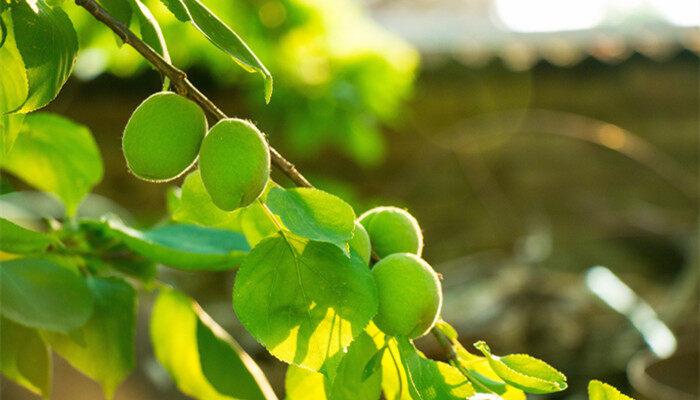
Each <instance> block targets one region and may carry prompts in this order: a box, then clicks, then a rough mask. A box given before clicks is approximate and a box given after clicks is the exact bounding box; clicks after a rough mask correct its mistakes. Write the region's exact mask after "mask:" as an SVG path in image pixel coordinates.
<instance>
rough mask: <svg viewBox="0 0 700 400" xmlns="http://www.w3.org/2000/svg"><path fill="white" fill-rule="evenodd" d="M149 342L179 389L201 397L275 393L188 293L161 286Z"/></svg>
mask: <svg viewBox="0 0 700 400" xmlns="http://www.w3.org/2000/svg"><path fill="white" fill-rule="evenodd" d="M151 342H152V344H153V348H154V351H155V354H156V357H157V358H158V361H159V362H160V363H161V364H162V365H163V367H165V369H166V370H167V371H168V372H169V373H170V375H171V376H172V377H173V379H174V380H175V382H176V384H177V387H178V389H180V391H182V392H183V393H185V394H187V395H188V396H192V397H194V398H196V399H200V400H229V399H246V400H247V399H250V400H256V399H267V400H275V399H276V398H277V397H276V396H275V394H274V392H273V391H272V389H271V387H270V384H269V383H268V382H267V380H266V378H265V376H264V375H263V373H262V371H261V370H260V368H259V367H258V366H257V365H256V364H255V362H254V361H253V360H252V359H251V358H250V356H249V355H248V354H246V353H245V352H244V351H243V350H242V349H241V348H240V346H239V345H238V344H237V343H236V342H235V341H234V340H233V338H231V337H230V336H229V335H228V334H227V333H226V332H225V331H224V330H223V329H222V328H221V327H219V326H218V325H216V323H215V322H214V321H213V320H211V318H210V317H209V316H208V315H206V314H205V313H204V312H203V311H202V310H201V309H200V308H199V306H198V305H197V304H196V303H195V302H194V301H193V300H192V299H190V298H189V297H187V296H185V295H184V294H182V293H180V292H177V291H175V290H173V289H169V288H164V289H162V290H161V291H160V294H159V295H158V298H157V300H156V302H155V304H154V306H153V312H152V314H151Z"/></svg>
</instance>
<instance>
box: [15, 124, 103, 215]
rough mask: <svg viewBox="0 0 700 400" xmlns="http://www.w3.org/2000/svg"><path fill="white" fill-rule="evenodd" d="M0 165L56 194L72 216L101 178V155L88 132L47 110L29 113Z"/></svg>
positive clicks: (33, 184)
mask: <svg viewBox="0 0 700 400" xmlns="http://www.w3.org/2000/svg"><path fill="white" fill-rule="evenodd" d="M2 168H4V169H5V170H7V171H9V172H11V173H13V174H14V175H16V176H17V177H19V178H22V179H23V180H24V181H26V182H27V183H29V184H30V185H32V186H34V187H36V188H38V189H41V190H43V191H46V192H51V193H53V194H55V195H56V196H58V197H59V198H60V199H61V200H62V201H63V203H64V204H65V205H66V212H67V213H68V215H74V214H75V212H76V211H77V208H78V204H80V202H81V201H82V199H83V198H84V197H85V195H86V194H87V193H89V192H90V190H92V188H93V186H95V184H97V183H98V182H99V181H100V180H101V179H102V158H101V157H100V153H99V150H98V149H97V145H96V144H95V140H94V139H93V138H92V134H91V133H90V131H89V130H88V129H87V128H86V127H85V126H83V125H78V124H76V123H74V122H72V121H70V120H68V119H66V118H63V117H61V116H59V115H56V114H50V113H32V114H30V115H27V117H26V118H25V120H24V126H23V127H22V132H21V135H20V136H19V137H18V138H17V142H16V143H15V145H14V148H13V149H12V152H11V153H10V154H9V155H7V156H6V157H4V159H3V160H2Z"/></svg>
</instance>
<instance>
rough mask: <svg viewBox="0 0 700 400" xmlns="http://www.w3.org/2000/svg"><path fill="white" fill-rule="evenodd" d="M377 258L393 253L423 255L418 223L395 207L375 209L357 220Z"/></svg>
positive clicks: (421, 237) (421, 235) (405, 212)
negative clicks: (362, 227) (367, 235)
mask: <svg viewBox="0 0 700 400" xmlns="http://www.w3.org/2000/svg"><path fill="white" fill-rule="evenodd" d="M359 220H360V223H362V225H363V226H364V227H365V229H366V230H367V233H368V234H369V238H370V242H371V243H372V249H373V250H374V252H375V253H377V255H378V256H379V257H386V256H388V255H390V254H394V253H413V254H416V255H418V256H420V255H421V254H422V253H423V233H422V232H421V230H420V226H419V225H418V221H416V219H415V218H413V216H412V215H411V214H409V213H408V211H406V210H402V209H400V208H397V207H376V208H373V209H371V210H369V211H367V212H365V213H364V214H362V215H361V216H360V218H359Z"/></svg>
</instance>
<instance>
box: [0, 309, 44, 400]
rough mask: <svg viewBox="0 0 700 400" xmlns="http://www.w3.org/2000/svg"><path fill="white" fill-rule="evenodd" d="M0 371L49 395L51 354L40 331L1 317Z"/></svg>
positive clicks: (37, 391)
mask: <svg viewBox="0 0 700 400" xmlns="http://www.w3.org/2000/svg"><path fill="white" fill-rule="evenodd" d="M0 348H2V351H1V352H0V370H1V371H2V374H3V375H5V376H6V377H7V378H9V379H11V380H13V381H14V382H16V383H17V384H19V385H22V386H24V387H25V388H27V389H28V390H30V391H32V392H34V393H36V394H38V395H41V396H42V397H46V398H48V397H49V394H50V392H51V356H50V354H49V349H48V347H47V346H46V343H45V342H44V339H42V337H41V335H39V332H37V331H36V330H35V329H31V328H27V327H25V326H22V325H19V324H17V323H15V322H12V321H10V320H9V319H5V318H0Z"/></svg>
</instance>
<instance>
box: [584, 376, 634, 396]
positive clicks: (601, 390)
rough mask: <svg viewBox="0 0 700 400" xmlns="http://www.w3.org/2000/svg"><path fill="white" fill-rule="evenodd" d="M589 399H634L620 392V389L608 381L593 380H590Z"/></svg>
mask: <svg viewBox="0 0 700 400" xmlns="http://www.w3.org/2000/svg"><path fill="white" fill-rule="evenodd" d="M588 399H589V400H633V399H632V398H631V397H629V396H625V395H624V394H622V393H620V391H619V390H617V389H615V388H614V387H612V386H610V385H608V384H607V383H604V382H601V381H596V380H592V381H590V382H588Z"/></svg>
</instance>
